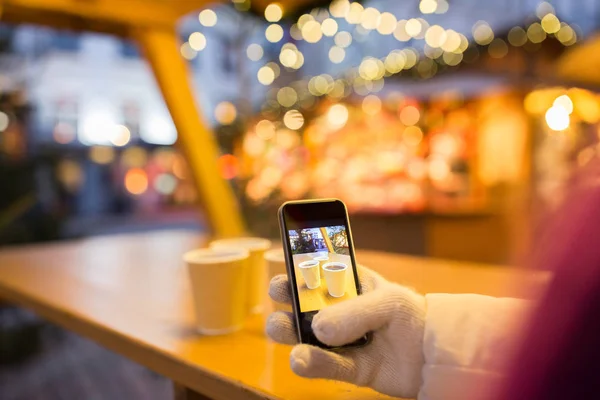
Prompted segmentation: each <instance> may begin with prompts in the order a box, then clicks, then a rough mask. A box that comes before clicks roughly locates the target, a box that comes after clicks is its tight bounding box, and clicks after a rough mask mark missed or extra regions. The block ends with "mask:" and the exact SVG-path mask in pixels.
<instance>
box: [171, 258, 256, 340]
mask: <svg viewBox="0 0 600 400" xmlns="http://www.w3.org/2000/svg"><path fill="white" fill-rule="evenodd" d="M249 256H250V254H249V252H248V251H247V250H243V249H228V250H217V249H199V250H192V251H190V252H188V253H185V254H184V256H183V259H184V261H185V262H186V264H187V269H188V274H189V277H190V283H191V289H192V297H193V300H194V310H195V312H196V326H197V327H198V331H199V332H200V333H202V334H205V335H222V334H226V333H230V332H234V331H236V330H239V329H240V328H241V327H242V326H243V324H244V319H245V318H246V315H247V308H246V299H247V275H248V262H249V261H248V259H249Z"/></svg>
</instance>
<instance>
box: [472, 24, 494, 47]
mask: <svg viewBox="0 0 600 400" xmlns="http://www.w3.org/2000/svg"><path fill="white" fill-rule="evenodd" d="M473 39H475V42H477V44H480V45H482V46H483V45H487V44H490V43H491V42H492V40H494V32H493V31H492V28H491V27H490V26H489V24H488V23H487V22H485V21H477V22H476V23H475V25H473Z"/></svg>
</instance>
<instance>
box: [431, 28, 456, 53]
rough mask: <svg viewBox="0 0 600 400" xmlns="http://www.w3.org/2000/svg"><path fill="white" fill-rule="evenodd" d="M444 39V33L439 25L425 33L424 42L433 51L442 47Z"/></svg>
mask: <svg viewBox="0 0 600 400" xmlns="http://www.w3.org/2000/svg"><path fill="white" fill-rule="evenodd" d="M446 37H447V35H446V31H445V30H444V28H442V27H441V26H439V25H432V26H430V27H429V29H427V32H425V42H426V43H427V44H428V45H429V46H431V47H433V48H434V49H436V48H438V47H441V46H443V45H444V43H445V42H446ZM459 44H460V43H459Z"/></svg>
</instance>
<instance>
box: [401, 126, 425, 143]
mask: <svg viewBox="0 0 600 400" xmlns="http://www.w3.org/2000/svg"><path fill="white" fill-rule="evenodd" d="M402 139H403V140H404V142H406V144H407V145H409V146H413V147H415V146H418V145H419V144H420V143H421V142H422V141H423V131H422V130H421V128H419V127H418V126H409V127H407V128H406V129H405V130H404V132H403V133H402Z"/></svg>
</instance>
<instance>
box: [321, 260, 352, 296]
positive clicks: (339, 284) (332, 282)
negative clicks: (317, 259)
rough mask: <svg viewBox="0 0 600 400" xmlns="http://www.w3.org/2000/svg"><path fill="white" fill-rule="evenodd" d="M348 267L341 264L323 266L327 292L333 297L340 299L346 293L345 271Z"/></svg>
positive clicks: (334, 263)
mask: <svg viewBox="0 0 600 400" xmlns="http://www.w3.org/2000/svg"><path fill="white" fill-rule="evenodd" d="M347 270H348V265H346V264H344V263H341V262H329V263H326V264H325V265H323V274H324V275H325V282H326V283H327V290H328V291H329V294H330V295H331V296H333V297H342V296H343V295H344V293H345V292H346V271H347Z"/></svg>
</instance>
